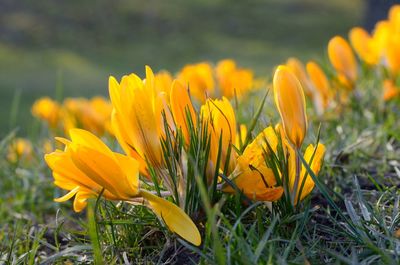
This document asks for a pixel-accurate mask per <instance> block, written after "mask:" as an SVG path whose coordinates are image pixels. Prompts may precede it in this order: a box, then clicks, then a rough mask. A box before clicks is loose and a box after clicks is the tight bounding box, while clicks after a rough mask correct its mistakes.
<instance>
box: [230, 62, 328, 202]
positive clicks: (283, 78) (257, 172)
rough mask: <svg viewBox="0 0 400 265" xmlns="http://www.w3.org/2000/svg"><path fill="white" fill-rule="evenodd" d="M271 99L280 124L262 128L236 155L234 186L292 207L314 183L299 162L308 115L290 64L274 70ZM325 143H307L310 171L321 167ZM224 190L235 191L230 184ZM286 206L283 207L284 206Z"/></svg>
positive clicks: (244, 191) (316, 171)
mask: <svg viewBox="0 0 400 265" xmlns="http://www.w3.org/2000/svg"><path fill="white" fill-rule="evenodd" d="M273 86H274V99H275V103H276V106H277V109H278V111H279V114H280V116H281V121H282V125H281V124H278V125H277V126H276V127H275V128H274V127H272V126H269V127H267V128H265V129H264V130H263V131H262V132H261V133H260V134H259V135H258V136H257V137H256V138H255V139H254V140H253V142H251V143H250V144H249V145H248V146H247V147H246V148H245V150H244V152H243V154H242V155H241V156H239V157H238V159H237V165H236V168H235V170H234V172H233V173H232V175H231V178H232V180H233V181H234V183H235V184H236V186H237V188H238V189H239V190H240V191H242V192H243V193H244V194H245V195H246V196H248V197H249V198H251V199H254V200H261V201H269V202H274V201H278V200H279V201H280V204H283V205H286V206H287V207H289V208H291V207H294V206H296V205H297V204H298V203H299V202H300V201H301V200H303V199H304V198H305V197H306V196H307V195H308V194H309V193H310V192H311V191H312V190H313V188H314V185H315V184H314V182H313V180H312V179H311V177H310V176H309V172H307V170H306V168H305V167H304V165H302V163H301V162H300V158H299V155H300V150H301V147H302V144H303V141H304V138H305V136H306V133H307V127H308V126H307V124H308V123H307V115H306V108H305V98H304V94H303V89H302V86H301V84H300V82H299V81H298V79H297V78H296V76H295V75H294V73H293V72H292V70H290V68H289V67H287V66H279V67H278V68H277V70H276V72H275V75H274V80H273ZM324 153H325V146H324V145H323V144H321V143H317V145H316V146H314V145H309V146H308V147H307V148H306V150H305V153H304V159H305V161H307V163H308V164H309V165H310V168H311V169H312V171H313V174H315V175H318V172H319V170H320V168H321V165H322V161H323V157H324ZM225 191H227V192H234V189H233V188H232V187H230V186H227V187H226V188H225ZM287 207H286V208H287Z"/></svg>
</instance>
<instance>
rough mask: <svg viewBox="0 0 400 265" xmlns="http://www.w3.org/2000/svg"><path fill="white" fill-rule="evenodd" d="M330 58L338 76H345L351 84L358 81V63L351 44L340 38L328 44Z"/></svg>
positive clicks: (335, 38)
mask: <svg viewBox="0 0 400 265" xmlns="http://www.w3.org/2000/svg"><path fill="white" fill-rule="evenodd" d="M328 56H329V60H330V62H331V64H332V66H333V67H334V68H335V70H336V71H337V72H338V74H342V75H344V77H346V78H347V79H348V81H349V82H350V83H351V84H354V82H355V81H356V79H357V61H356V58H355V56H354V53H353V51H352V50H351V47H350V45H349V43H348V42H347V41H346V40H345V39H344V38H342V37H340V36H335V37H333V38H332V39H331V40H330V41H329V43H328Z"/></svg>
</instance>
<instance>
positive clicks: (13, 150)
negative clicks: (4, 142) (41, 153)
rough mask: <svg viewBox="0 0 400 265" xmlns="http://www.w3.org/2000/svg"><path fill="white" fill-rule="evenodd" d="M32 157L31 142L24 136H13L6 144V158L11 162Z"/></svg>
mask: <svg viewBox="0 0 400 265" xmlns="http://www.w3.org/2000/svg"><path fill="white" fill-rule="evenodd" d="M32 157H33V146H32V143H31V142H30V141H29V140H28V139H25V138H15V139H14V140H13V141H12V142H11V143H10V145H9V146H8V154H7V159H8V160H9V161H11V162H13V163H15V162H17V161H18V160H19V159H23V160H31V159H32Z"/></svg>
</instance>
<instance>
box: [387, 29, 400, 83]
mask: <svg viewBox="0 0 400 265" xmlns="http://www.w3.org/2000/svg"><path fill="white" fill-rule="evenodd" d="M386 59H387V67H388V69H389V71H390V73H391V74H392V76H393V77H396V76H397V75H399V74H400V33H399V34H393V35H390V36H389V38H388V43H387V47H386Z"/></svg>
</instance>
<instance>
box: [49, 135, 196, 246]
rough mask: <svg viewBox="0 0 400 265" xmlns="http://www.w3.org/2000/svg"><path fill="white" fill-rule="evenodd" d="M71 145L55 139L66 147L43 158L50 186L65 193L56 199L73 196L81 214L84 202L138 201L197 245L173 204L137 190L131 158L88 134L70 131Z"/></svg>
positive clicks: (190, 224)
mask: <svg viewBox="0 0 400 265" xmlns="http://www.w3.org/2000/svg"><path fill="white" fill-rule="evenodd" d="M70 137H71V141H70V140H67V139H64V138H59V139H58V140H59V141H60V142H62V143H64V144H65V145H66V148H65V150H64V151H61V150H56V151H55V152H53V153H50V154H47V155H45V160H46V162H47V164H48V166H49V167H50V168H51V169H52V171H53V176H54V183H55V185H56V186H58V187H60V188H61V189H64V190H68V191H69V192H68V193H67V194H66V195H65V196H63V197H61V198H58V199H56V201H58V202H62V201H66V200H69V199H70V198H72V197H73V196H75V200H74V210H75V211H77V212H79V211H82V210H83V209H84V208H85V207H86V204H87V199H88V198H91V197H96V196H98V195H99V194H100V193H101V191H103V193H102V194H103V196H104V197H105V198H106V199H108V200H123V201H128V202H133V201H137V199H142V202H143V204H144V205H145V206H147V207H149V208H150V209H152V210H153V212H154V213H155V214H156V215H157V216H158V217H159V218H161V219H163V220H164V222H165V224H166V225H167V227H168V228H169V229H170V230H171V231H172V232H176V233H177V234H178V235H180V236H181V237H183V238H184V239H186V240H187V241H189V242H191V243H193V244H194V245H200V243H201V238H200V234H199V231H198V230H197V228H196V226H195V224H194V223H193V222H192V220H191V219H190V218H189V217H188V216H187V215H186V213H185V212H184V211H183V210H182V209H180V208H179V207H178V206H176V205H175V204H173V203H171V202H169V201H167V200H165V199H163V198H160V197H157V196H155V195H153V194H152V193H150V192H149V191H146V190H143V189H140V185H139V163H138V162H137V161H136V160H135V159H134V158H132V157H129V156H125V155H122V154H119V153H115V152H113V151H111V150H110V149H109V148H108V147H107V146H106V145H105V144H104V143H103V142H102V141H101V140H100V139H99V138H97V137H96V136H95V135H93V134H91V133H90V132H88V131H85V130H80V129H72V130H70Z"/></svg>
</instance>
